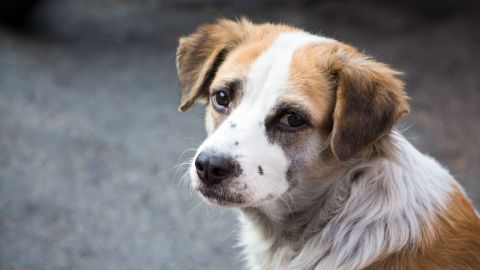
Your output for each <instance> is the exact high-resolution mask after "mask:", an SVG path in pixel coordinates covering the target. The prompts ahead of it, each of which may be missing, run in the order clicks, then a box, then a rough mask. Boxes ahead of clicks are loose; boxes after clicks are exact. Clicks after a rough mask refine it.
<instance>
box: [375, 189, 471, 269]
mask: <svg viewBox="0 0 480 270" xmlns="http://www.w3.org/2000/svg"><path fill="white" fill-rule="evenodd" d="M422 239H423V242H422V243H420V246H419V245H418V244H412V246H410V247H406V248H404V249H403V250H401V251H399V252H397V253H395V254H392V255H389V256H388V257H386V258H385V259H383V260H381V261H379V262H376V263H374V264H373V265H371V266H369V267H367V268H366V269H367V270H380V269H392V270H412V269H414V270H415V269H418V270H420V269H421V270H437V269H438V270H440V269H443V270H444V269H449V270H450V269H451V270H456V269H462V270H474V269H480V219H479V217H478V216H477V215H476V213H475V211H474V208H473V205H472V204H471V202H470V201H469V200H468V199H467V198H466V197H465V195H464V194H463V192H461V191H460V190H459V189H456V190H455V191H454V192H452V193H451V196H450V204H449V205H448V210H447V212H444V213H438V214H437V218H436V222H435V224H434V226H433V231H430V230H429V229H427V228H425V229H424V230H423V235H422Z"/></svg>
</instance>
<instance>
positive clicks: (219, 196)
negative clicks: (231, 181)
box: [195, 185, 246, 206]
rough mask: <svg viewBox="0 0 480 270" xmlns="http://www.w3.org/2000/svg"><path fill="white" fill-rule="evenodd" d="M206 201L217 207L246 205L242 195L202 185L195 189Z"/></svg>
mask: <svg viewBox="0 0 480 270" xmlns="http://www.w3.org/2000/svg"><path fill="white" fill-rule="evenodd" d="M195 189H196V190H197V191H198V192H200V194H202V196H203V197H205V198H206V199H207V200H209V201H211V202H214V203H216V204H219V205H236V206H240V205H243V204H245V203H246V201H245V199H244V198H243V195H242V194H236V193H231V192H230V191H227V192H225V191H223V192H222V190H219V189H220V187H215V186H214V187H207V186H204V185H201V186H198V187H196V188H195Z"/></svg>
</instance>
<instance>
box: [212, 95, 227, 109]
mask: <svg viewBox="0 0 480 270" xmlns="http://www.w3.org/2000/svg"><path fill="white" fill-rule="evenodd" d="M212 104H213V106H214V107H215V109H217V110H223V109H225V108H226V107H228V104H230V97H229V96H228V93H227V92H225V91H218V92H216V93H215V94H213V95H212Z"/></svg>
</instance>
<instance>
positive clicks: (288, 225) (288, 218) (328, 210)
mask: <svg viewBox="0 0 480 270" xmlns="http://www.w3.org/2000/svg"><path fill="white" fill-rule="evenodd" d="M356 164H357V165H352V164H350V165H348V166H345V167H335V168H329V170H328V174H329V175H328V176H326V174H327V173H325V172H327V170H325V171H324V174H323V175H322V176H313V177H306V178H309V179H308V181H298V182H300V183H303V185H302V184H299V185H298V186H297V187H295V188H294V189H292V190H291V191H289V192H288V193H287V194H285V195H284V196H283V197H282V198H280V199H277V200H275V201H272V202H270V203H267V204H264V205H262V206H259V207H248V208H244V209H242V212H243V213H244V215H245V216H246V217H247V218H248V219H249V220H250V221H251V222H253V223H255V224H256V225H257V228H258V229H259V230H260V231H261V233H262V234H263V236H264V237H265V238H267V239H268V238H270V239H275V241H278V242H283V243H284V242H285V241H286V242H290V243H292V244H294V245H295V244H296V243H302V242H304V241H306V240H307V239H308V238H310V237H311V236H312V235H315V234H317V233H318V232H319V231H321V230H322V229H323V227H324V226H325V225H326V224H327V223H328V222H329V221H330V219H332V217H334V216H335V215H336V214H337V213H338V211H340V210H341V209H342V207H343V205H344V204H345V202H346V200H347V199H348V197H349V195H350V190H351V185H352V182H354V181H355V179H356V178H357V177H359V176H360V175H361V174H362V168H361V166H359V165H358V164H359V162H356Z"/></svg>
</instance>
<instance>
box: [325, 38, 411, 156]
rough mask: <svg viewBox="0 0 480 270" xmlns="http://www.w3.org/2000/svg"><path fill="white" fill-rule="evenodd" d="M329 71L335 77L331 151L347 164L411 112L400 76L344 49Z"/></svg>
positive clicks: (385, 67) (338, 52) (356, 53)
mask: <svg viewBox="0 0 480 270" xmlns="http://www.w3.org/2000/svg"><path fill="white" fill-rule="evenodd" d="M335 54H336V55H335V57H334V58H333V59H335V60H333V66H332V69H333V70H332V71H333V72H334V74H335V75H336V77H337V90H336V102H335V108H334V112H333V131H332V138H331V148H332V151H333V153H334V155H335V156H336V157H337V159H339V160H341V161H345V160H348V159H350V158H352V157H354V156H355V155H357V154H358V153H360V152H361V151H362V150H364V149H365V148H367V147H368V146H370V145H372V144H373V143H374V142H376V141H377V140H378V139H379V138H381V137H382V136H383V135H385V134H386V133H387V132H389V131H390V130H391V129H392V127H393V125H394V124H395V123H396V122H397V121H398V120H399V119H401V118H402V117H403V116H405V115H407V114H408V113H409V111H410V108H409V105H408V97H407V95H406V93H405V92H404V90H403V83H402V82H401V81H400V80H399V79H397V78H396V76H398V75H399V72H397V71H395V70H392V69H391V68H389V67H388V66H387V65H384V64H381V63H378V62H375V61H374V60H372V59H370V58H368V57H366V56H364V55H362V54H360V53H358V52H356V51H355V50H354V49H353V48H351V47H349V46H345V48H338V49H337V50H336V52H335Z"/></svg>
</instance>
